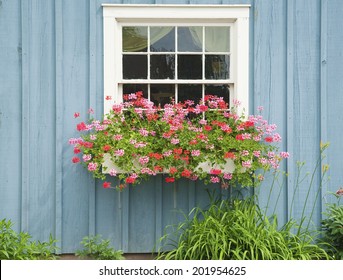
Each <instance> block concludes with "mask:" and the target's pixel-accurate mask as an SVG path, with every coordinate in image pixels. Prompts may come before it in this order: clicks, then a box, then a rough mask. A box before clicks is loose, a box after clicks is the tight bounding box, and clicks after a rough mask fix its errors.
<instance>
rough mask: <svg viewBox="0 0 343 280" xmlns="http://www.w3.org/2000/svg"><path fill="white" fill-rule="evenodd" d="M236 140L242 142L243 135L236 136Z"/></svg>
mask: <svg viewBox="0 0 343 280" xmlns="http://www.w3.org/2000/svg"><path fill="white" fill-rule="evenodd" d="M236 140H240V141H243V140H244V139H243V135H242V134H238V135H237V136H236Z"/></svg>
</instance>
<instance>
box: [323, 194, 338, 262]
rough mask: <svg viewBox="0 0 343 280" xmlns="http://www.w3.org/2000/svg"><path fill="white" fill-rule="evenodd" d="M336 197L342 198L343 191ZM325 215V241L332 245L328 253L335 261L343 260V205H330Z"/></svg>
mask: <svg viewBox="0 0 343 280" xmlns="http://www.w3.org/2000/svg"><path fill="white" fill-rule="evenodd" d="M336 195H337V196H338V197H339V196H342V195H343V189H340V190H338V191H337V192H336ZM325 215H326V216H327V218H326V219H324V220H323V221H322V227H323V233H324V236H323V240H324V241H326V242H327V243H329V244H331V246H330V247H327V251H328V252H329V254H332V255H333V256H334V258H335V259H339V260H343V205H339V201H338V203H337V204H336V203H333V204H329V205H328V208H327V212H326V213H325Z"/></svg>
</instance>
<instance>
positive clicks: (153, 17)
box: [102, 4, 250, 115]
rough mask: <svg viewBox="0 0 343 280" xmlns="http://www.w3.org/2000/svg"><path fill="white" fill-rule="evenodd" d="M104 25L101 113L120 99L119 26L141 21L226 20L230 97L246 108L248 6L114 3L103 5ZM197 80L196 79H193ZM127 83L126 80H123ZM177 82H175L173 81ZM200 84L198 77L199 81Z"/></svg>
mask: <svg viewBox="0 0 343 280" xmlns="http://www.w3.org/2000/svg"><path fill="white" fill-rule="evenodd" d="M102 6H103V24H104V114H106V113H108V112H109V111H110V110H111V108H112V105H113V103H119V102H122V94H121V92H120V91H121V90H120V86H121V84H122V83H123V80H122V65H121V63H122V62H121V53H122V50H121V46H122V42H121V27H122V25H123V24H124V25H125V24H142V23H147V24H149V23H155V24H156V23H163V24H165V23H169V24H175V23H189V24H190V25H191V24H192V23H203V24H215V23H218V24H220V23H229V24H230V26H231V31H230V32H232V38H233V40H232V41H233V42H232V43H231V46H232V50H230V52H231V54H232V55H231V61H230V68H231V69H230V74H231V76H230V79H229V80H230V81H229V84H230V100H231V101H232V100H233V99H237V100H239V101H240V102H241V106H240V111H239V113H242V112H243V110H244V113H245V114H246V115H247V114H248V111H249V12H250V5H130V4H127V5H116V4H103V5H102ZM197 82H199V81H197ZM126 83H127V82H126ZM175 83H177V82H175ZM200 83H201V80H200Z"/></svg>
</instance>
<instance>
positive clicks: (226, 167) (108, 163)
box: [102, 154, 235, 174]
mask: <svg viewBox="0 0 343 280" xmlns="http://www.w3.org/2000/svg"><path fill="white" fill-rule="evenodd" d="M134 165H135V166H137V167H139V163H138V162H134ZM103 167H106V170H104V169H103V171H102V172H103V173H104V174H108V173H110V170H111V169H115V170H116V172H117V173H127V171H125V170H122V169H121V168H119V167H118V166H116V165H115V164H114V163H113V161H112V160H111V156H110V154H104V163H103ZM200 168H201V169H202V170H203V171H205V172H208V173H210V170H211V169H220V170H222V171H224V172H225V173H233V172H234V171H235V164H234V161H233V160H232V159H226V163H225V164H214V165H212V164H211V163H210V162H208V161H207V162H202V163H200V164H199V165H198V167H197V168H196V170H197V169H200ZM159 173H168V170H164V171H163V172H159Z"/></svg>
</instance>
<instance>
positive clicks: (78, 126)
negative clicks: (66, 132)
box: [76, 122, 87, 131]
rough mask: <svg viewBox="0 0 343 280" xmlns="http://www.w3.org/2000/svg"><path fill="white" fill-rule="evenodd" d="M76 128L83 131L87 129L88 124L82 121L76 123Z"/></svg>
mask: <svg viewBox="0 0 343 280" xmlns="http://www.w3.org/2000/svg"><path fill="white" fill-rule="evenodd" d="M76 129H77V130H78V131H83V130H86V129H87V126H86V124H85V123H84V122H81V123H79V124H77V125H76Z"/></svg>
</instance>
